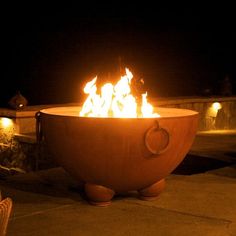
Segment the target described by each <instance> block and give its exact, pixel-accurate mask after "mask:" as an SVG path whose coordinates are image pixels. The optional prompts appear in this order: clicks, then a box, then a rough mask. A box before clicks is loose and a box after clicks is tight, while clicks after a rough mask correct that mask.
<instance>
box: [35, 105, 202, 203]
mask: <svg viewBox="0 0 236 236" xmlns="http://www.w3.org/2000/svg"><path fill="white" fill-rule="evenodd" d="M83 110H84V108H81V107H75V106H73V107H54V108H48V109H43V110H41V111H40V112H39V116H38V117H39V121H40V122H39V126H38V127H39V134H41V133H42V134H43V136H44V138H45V142H46V144H47V146H48V148H49V150H50V151H51V153H52V154H53V156H54V158H55V160H56V161H57V162H58V163H59V164H60V165H61V166H62V167H63V168H64V169H65V170H66V171H68V173H70V174H71V175H72V176H73V177H74V178H75V179H77V180H78V181H80V182H81V181H82V182H83V183H84V189H85V193H86V195H87V197H88V199H89V202H90V203H92V204H95V205H99V206H105V205H108V204H110V201H111V199H112V198H113V196H114V195H115V194H118V193H124V192H127V191H131V190H137V191H138V192H139V194H140V197H141V198H142V199H144V200H151V199H153V198H156V197H157V196H158V195H159V194H160V192H161V191H162V190H163V188H164V186H165V180H164V179H165V177H166V176H168V175H169V174H170V173H171V172H172V171H173V170H174V169H175V168H176V167H177V166H178V165H179V164H180V162H181V161H182V160H183V158H184V157H185V155H186V154H187V152H188V151H189V149H190V147H191V145H192V143H193V140H194V137H195V134H196V130H197V123H198V113H197V112H195V111H191V110H185V109H175V108H154V109H153V110H152V114H156V113H158V115H157V114H156V115H150V117H130V118H117V117H115V118H114V117H103V116H100V117H86V116H81V112H82V111H83ZM154 112H156V113H154Z"/></svg>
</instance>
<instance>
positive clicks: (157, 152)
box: [144, 120, 170, 155]
mask: <svg viewBox="0 0 236 236" xmlns="http://www.w3.org/2000/svg"><path fill="white" fill-rule="evenodd" d="M156 131H164V132H165V133H166V134H167V135H168V141H167V144H166V146H165V147H164V148H163V149H161V150H154V149H153V148H151V147H150V145H149V143H148V137H149V136H150V134H151V133H152V132H156ZM144 143H145V146H146V148H147V149H148V151H149V152H151V153H152V154H153V155H160V154H162V153H164V152H165V151H166V150H167V149H168V148H169V145H170V134H169V132H168V131H167V130H166V129H164V128H161V127H160V125H159V122H158V121H157V120H155V125H154V126H152V127H151V128H149V129H148V130H147V132H146V134H145V138H144Z"/></svg>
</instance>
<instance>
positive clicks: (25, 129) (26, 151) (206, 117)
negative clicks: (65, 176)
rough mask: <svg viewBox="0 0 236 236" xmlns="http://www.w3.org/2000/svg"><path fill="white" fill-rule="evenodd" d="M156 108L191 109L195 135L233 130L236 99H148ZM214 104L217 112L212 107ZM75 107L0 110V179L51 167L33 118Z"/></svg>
mask: <svg viewBox="0 0 236 236" xmlns="http://www.w3.org/2000/svg"><path fill="white" fill-rule="evenodd" d="M149 100H150V101H149V102H150V103H151V104H153V105H154V106H157V107H173V108H181V109H191V110H195V111H197V112H199V126H198V131H199V132H200V131H209V130H236V97H224V98H220V97H214V98H213V97H211V98H196V97H195V98H190V97H187V98H168V99H160V98H157V99H149ZM215 102H218V103H220V105H221V109H219V110H215V109H214V108H213V107H212V105H213V103H215ZM74 105H77V106H78V105H79V104H56V105H42V106H29V107H25V108H24V110H17V111H15V110H11V109H5V108H0V117H8V118H9V121H11V122H10V123H12V125H11V126H9V127H4V125H3V121H2V120H1V119H2V118H0V177H3V176H4V175H8V174H15V173H19V172H29V171H34V170H38V169H45V168H49V167H52V166H55V165H56V163H54V161H53V159H52V156H51V155H50V153H49V152H48V150H47V148H46V146H45V145H44V143H41V144H40V145H38V144H37V142H36V137H35V124H36V119H35V114H36V113H37V112H38V111H39V110H41V109H44V108H48V107H55V106H74Z"/></svg>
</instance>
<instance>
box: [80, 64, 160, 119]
mask: <svg viewBox="0 0 236 236" xmlns="http://www.w3.org/2000/svg"><path fill="white" fill-rule="evenodd" d="M125 72H126V74H125V75H124V76H121V79H120V80H119V81H118V82H117V84H116V85H115V86H113V85H112V84H111V83H107V84H104V85H103V86H102V88H101V95H99V94H97V86H96V80H97V77H95V78H94V79H93V80H91V81H90V82H88V83H87V84H86V85H85V87H84V93H85V94H88V97H87V99H86V101H85V102H84V104H83V106H82V109H81V111H80V116H87V117H119V118H137V117H159V115H158V114H157V113H153V107H152V105H151V104H150V103H148V101H147V93H145V94H142V106H141V114H138V112H137V108H138V107H137V102H136V99H135V97H134V96H133V95H132V94H131V88H130V84H131V80H132V78H133V74H132V73H131V71H130V70H129V69H127V68H126V69H125Z"/></svg>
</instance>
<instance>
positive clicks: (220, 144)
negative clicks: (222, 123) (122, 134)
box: [0, 134, 236, 236]
mask: <svg viewBox="0 0 236 236" xmlns="http://www.w3.org/2000/svg"><path fill="white" fill-rule="evenodd" d="M222 137H223V136H220V135H213V136H210V135H198V136H197V137H196V140H195V142H194V144H193V146H192V149H191V150H190V152H189V154H188V155H187V156H186V159H185V160H184V162H183V163H182V164H181V165H180V166H179V168H177V169H176V170H175V171H174V172H173V173H172V174H171V175H169V176H168V177H167V179H166V182H167V183H166V189H165V190H164V191H163V192H162V193H161V195H160V196H159V198H157V199H156V200H154V201H143V200H140V199H139V198H138V195H137V193H136V192H129V193H127V194H126V195H122V196H116V197H114V199H113V200H112V204H111V205H110V206H108V207H96V206H92V205H90V204H88V202H87V200H86V197H85V196H84V193H83V190H82V189H81V188H80V186H78V185H77V183H76V182H75V181H74V180H73V179H72V178H71V177H70V176H69V175H68V174H67V173H66V172H65V171H64V170H63V169H62V168H60V167H58V168H52V169H48V170H41V171H37V172H32V173H27V174H20V175H14V176H9V177H7V178H6V179H4V180H0V186H1V187H0V188H1V191H2V195H3V197H7V196H8V197H11V198H12V199H13V210H12V214H11V218H10V221H9V225H8V234H7V235H9V236H11V235H12V236H18V235H40V236H43V235H102V236H103V235H135V236H136V235H140V236H141V235H142V236H143V235H164V236H168V235H181V236H184V235H188V236H189V235H191V236H194V235H201V236H202V235H204V236H205V235H207V236H208V235H212V236H224V235H231V236H235V235H236V157H235V151H236V136H235V134H233V135H232V134H229V135H224V137H223V138H222ZM216 162H217V165H216ZM206 165H207V168H205V167H206Z"/></svg>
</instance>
